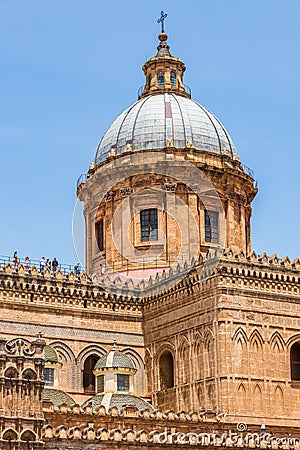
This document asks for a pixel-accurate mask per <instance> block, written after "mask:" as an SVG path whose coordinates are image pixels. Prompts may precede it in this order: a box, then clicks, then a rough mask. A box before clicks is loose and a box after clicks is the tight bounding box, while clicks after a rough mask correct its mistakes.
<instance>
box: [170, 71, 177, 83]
mask: <svg viewBox="0 0 300 450" xmlns="http://www.w3.org/2000/svg"><path fill="white" fill-rule="evenodd" d="M170 83H171V86H176V73H175V72H171V73H170Z"/></svg>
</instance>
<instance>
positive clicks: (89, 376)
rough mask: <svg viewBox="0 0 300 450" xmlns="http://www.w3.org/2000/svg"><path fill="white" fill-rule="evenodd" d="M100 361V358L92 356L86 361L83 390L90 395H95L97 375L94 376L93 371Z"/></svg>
mask: <svg viewBox="0 0 300 450" xmlns="http://www.w3.org/2000/svg"><path fill="white" fill-rule="evenodd" d="M98 359H99V357H98V356H96V355H91V356H89V357H88V358H87V359H86V360H85V361H84V368H83V388H84V392H86V393H89V394H94V393H95V375H94V374H93V370H94V367H95V365H96V363H97V361H98Z"/></svg>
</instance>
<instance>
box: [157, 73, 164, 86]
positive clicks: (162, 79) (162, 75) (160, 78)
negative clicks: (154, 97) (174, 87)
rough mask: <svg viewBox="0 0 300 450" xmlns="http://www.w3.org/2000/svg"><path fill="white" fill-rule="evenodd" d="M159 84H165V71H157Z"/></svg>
mask: <svg viewBox="0 0 300 450" xmlns="http://www.w3.org/2000/svg"><path fill="white" fill-rule="evenodd" d="M157 85H158V86H164V85H165V74H164V73H163V72H158V73H157Z"/></svg>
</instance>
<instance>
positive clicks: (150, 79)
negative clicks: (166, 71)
mask: <svg viewBox="0 0 300 450" xmlns="http://www.w3.org/2000/svg"><path fill="white" fill-rule="evenodd" d="M151 81H152V75H149V77H148V89H150V87H151Z"/></svg>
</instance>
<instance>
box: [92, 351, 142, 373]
mask: <svg viewBox="0 0 300 450" xmlns="http://www.w3.org/2000/svg"><path fill="white" fill-rule="evenodd" d="M104 368H119V369H121V368H125V369H134V368H135V367H134V365H133V362H132V361H131V359H130V358H129V356H127V355H125V353H122V352H120V351H119V350H114V347H113V348H112V350H111V351H110V352H109V353H107V354H106V355H104V356H102V357H101V358H100V359H99V360H98V361H97V364H96V365H95V367H94V369H104Z"/></svg>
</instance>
